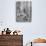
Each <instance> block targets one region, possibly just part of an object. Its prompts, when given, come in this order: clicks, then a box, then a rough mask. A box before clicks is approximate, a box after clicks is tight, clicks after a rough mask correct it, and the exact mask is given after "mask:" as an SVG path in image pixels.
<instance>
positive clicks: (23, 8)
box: [16, 1, 32, 22]
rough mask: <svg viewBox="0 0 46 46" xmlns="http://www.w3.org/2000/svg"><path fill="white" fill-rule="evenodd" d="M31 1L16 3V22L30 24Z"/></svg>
mask: <svg viewBox="0 0 46 46" xmlns="http://www.w3.org/2000/svg"><path fill="white" fill-rule="evenodd" d="M31 17H32V1H16V22H31Z"/></svg>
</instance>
